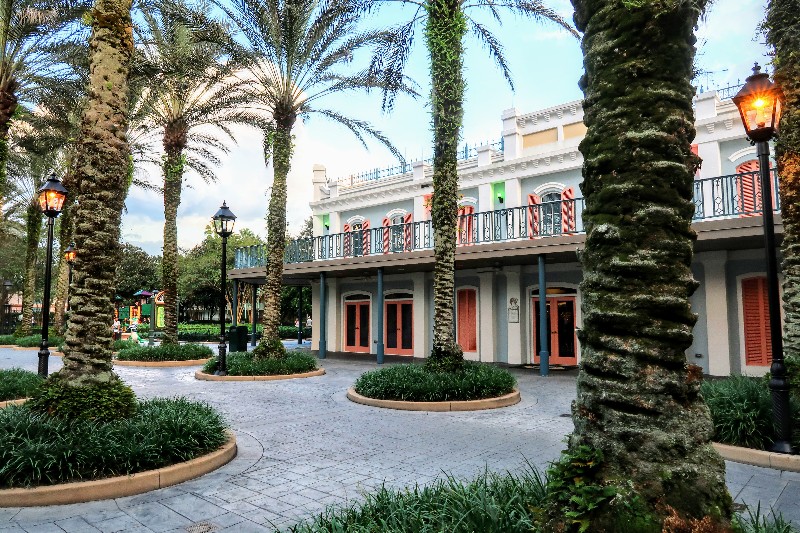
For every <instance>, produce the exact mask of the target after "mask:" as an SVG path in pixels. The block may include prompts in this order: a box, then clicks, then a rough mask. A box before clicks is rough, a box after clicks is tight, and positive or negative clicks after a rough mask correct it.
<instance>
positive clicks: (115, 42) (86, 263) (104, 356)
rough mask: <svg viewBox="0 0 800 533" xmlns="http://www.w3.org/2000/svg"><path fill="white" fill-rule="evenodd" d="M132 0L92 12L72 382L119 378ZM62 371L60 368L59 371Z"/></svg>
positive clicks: (66, 377) (69, 364)
mask: <svg viewBox="0 0 800 533" xmlns="http://www.w3.org/2000/svg"><path fill="white" fill-rule="evenodd" d="M130 11H131V0H96V2H95V4H94V7H93V8H92V11H91V20H92V35H91V38H90V41H89V67H90V75H89V96H88V101H87V105H86V110H85V111H84V114H83V120H82V124H81V136H80V141H79V143H78V149H77V154H76V157H75V160H76V161H80V164H79V166H78V168H77V169H76V179H77V181H78V183H80V184H81V186H80V196H79V197H78V200H79V202H78V208H77V209H76V211H75V219H74V220H75V229H74V235H75V245H76V247H77V249H78V250H80V253H79V254H78V255H77V257H76V259H75V265H74V267H73V276H72V281H73V283H72V294H71V296H70V308H71V309H72V316H71V318H70V321H69V326H68V328H67V336H66V341H65V349H64V358H63V361H64V368H63V369H62V370H61V371H59V372H58V373H57V375H59V377H60V379H62V380H63V381H64V382H65V383H66V384H67V385H69V386H75V387H78V386H90V385H92V384H96V383H103V382H109V381H112V380H114V379H116V377H115V375H114V373H113V372H112V370H111V343H112V337H111V322H112V320H113V317H114V302H113V298H114V273H115V270H116V267H117V263H118V262H119V256H120V247H119V229H120V219H121V215H122V207H123V201H124V193H125V190H126V184H127V177H128V154H129V148H128V142H127V138H126V131H127V126H128V124H127V122H128V121H127V110H128V90H127V89H128V71H129V68H130V61H131V58H132V56H133V31H132V24H131V14H130ZM54 375H55V374H54Z"/></svg>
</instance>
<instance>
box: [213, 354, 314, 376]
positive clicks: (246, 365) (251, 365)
mask: <svg viewBox="0 0 800 533" xmlns="http://www.w3.org/2000/svg"><path fill="white" fill-rule="evenodd" d="M227 367H228V375H229V376H284V375H289V374H303V373H305V372H311V371H313V370H317V368H318V367H317V359H316V357H314V356H313V355H311V352H309V351H307V350H294V351H290V352H286V355H285V356H283V357H281V358H275V359H258V360H254V359H253V354H252V353H251V352H232V353H229V354H228V357H227ZM216 369H217V358H216V357H213V358H212V359H210V360H209V361H207V362H206V364H205V365H204V366H203V372H205V373H206V374H213V373H214V371H216Z"/></svg>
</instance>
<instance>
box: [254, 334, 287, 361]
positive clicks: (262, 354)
mask: <svg viewBox="0 0 800 533" xmlns="http://www.w3.org/2000/svg"><path fill="white" fill-rule="evenodd" d="M287 353H288V352H287V351H286V347H285V346H284V345H283V343H282V342H281V341H280V340H279V339H273V340H271V341H268V340H266V341H265V340H262V341H261V342H259V343H258V346H256V347H255V348H253V355H254V356H256V357H259V358H261V359H283V358H284V357H286V354H287Z"/></svg>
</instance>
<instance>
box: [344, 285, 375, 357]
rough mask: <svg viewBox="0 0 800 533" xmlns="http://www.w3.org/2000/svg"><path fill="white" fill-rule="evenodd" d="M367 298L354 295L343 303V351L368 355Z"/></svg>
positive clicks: (368, 321) (368, 317)
mask: <svg viewBox="0 0 800 533" xmlns="http://www.w3.org/2000/svg"><path fill="white" fill-rule="evenodd" d="M369 323H370V316H369V298H368V297H367V296H364V295H360V294H356V295H351V296H348V297H346V298H345V302H344V351H346V352H359V353H369V340H370V331H369Z"/></svg>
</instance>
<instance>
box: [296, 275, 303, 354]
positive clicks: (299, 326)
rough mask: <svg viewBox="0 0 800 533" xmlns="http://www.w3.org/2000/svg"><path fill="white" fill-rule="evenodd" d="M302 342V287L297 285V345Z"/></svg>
mask: <svg viewBox="0 0 800 533" xmlns="http://www.w3.org/2000/svg"><path fill="white" fill-rule="evenodd" d="M301 344H303V287H302V285H301V286H299V287H297V347H298V348H299V347H300V345H301Z"/></svg>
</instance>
